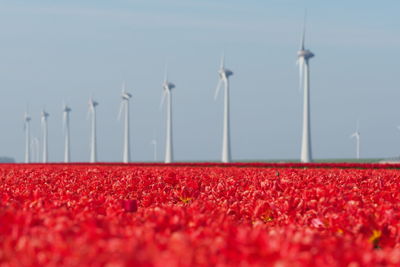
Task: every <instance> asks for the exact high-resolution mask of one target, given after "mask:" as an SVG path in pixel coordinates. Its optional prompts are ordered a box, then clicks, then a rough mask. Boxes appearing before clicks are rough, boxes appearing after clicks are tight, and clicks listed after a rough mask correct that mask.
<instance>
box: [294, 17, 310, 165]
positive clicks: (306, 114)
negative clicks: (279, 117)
mask: <svg viewBox="0 0 400 267" xmlns="http://www.w3.org/2000/svg"><path fill="white" fill-rule="evenodd" d="M305 33H306V28H305V19H304V27H303V33H302V38H301V45H300V50H299V51H298V53H297V56H298V61H297V63H298V65H299V68H300V86H303V89H304V100H303V101H304V102H303V136H302V142H301V158H300V159H301V162H305V163H307V162H312V153H311V125H310V65H309V61H310V59H311V58H313V57H314V54H313V53H312V52H311V51H310V50H308V49H306V48H305Z"/></svg>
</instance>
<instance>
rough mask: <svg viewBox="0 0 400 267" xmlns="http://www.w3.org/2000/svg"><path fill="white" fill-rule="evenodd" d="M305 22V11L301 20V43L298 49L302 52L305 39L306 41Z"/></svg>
mask: <svg viewBox="0 0 400 267" xmlns="http://www.w3.org/2000/svg"><path fill="white" fill-rule="evenodd" d="M306 20H307V9H306V10H305V11H304V20H303V31H302V34H301V43H300V49H301V50H304V47H305V44H304V43H305V39H306Z"/></svg>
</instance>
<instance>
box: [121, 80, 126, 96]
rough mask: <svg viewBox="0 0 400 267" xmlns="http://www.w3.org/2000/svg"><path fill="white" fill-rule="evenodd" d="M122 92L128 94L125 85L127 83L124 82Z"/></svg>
mask: <svg viewBox="0 0 400 267" xmlns="http://www.w3.org/2000/svg"><path fill="white" fill-rule="evenodd" d="M121 91H122V93H125V92H126V83H125V81H123V82H122V86H121Z"/></svg>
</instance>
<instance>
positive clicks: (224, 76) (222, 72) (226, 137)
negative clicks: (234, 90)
mask: <svg viewBox="0 0 400 267" xmlns="http://www.w3.org/2000/svg"><path fill="white" fill-rule="evenodd" d="M218 74H219V81H218V85H217V88H216V90H215V96H214V99H217V97H218V93H219V90H220V88H221V87H222V85H223V86H224V126H223V138H222V162H225V163H228V162H230V161H231V144H230V126H229V124H230V123H229V115H230V114H229V112H230V111H229V77H230V76H232V75H233V72H232V71H231V70H229V69H226V68H225V58H224V55H222V58H221V66H220V68H219V70H218Z"/></svg>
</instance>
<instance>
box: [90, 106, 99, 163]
mask: <svg viewBox="0 0 400 267" xmlns="http://www.w3.org/2000/svg"><path fill="white" fill-rule="evenodd" d="M98 105H99V103H97V102H96V101H94V100H93V99H92V98H90V99H89V114H90V115H91V119H92V120H91V136H90V138H91V139H90V162H91V163H94V162H97V140H96V138H97V135H96V134H97V133H96V107H97V106H98Z"/></svg>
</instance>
